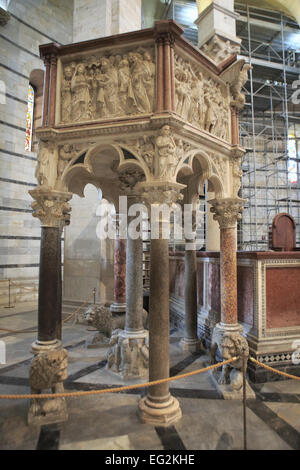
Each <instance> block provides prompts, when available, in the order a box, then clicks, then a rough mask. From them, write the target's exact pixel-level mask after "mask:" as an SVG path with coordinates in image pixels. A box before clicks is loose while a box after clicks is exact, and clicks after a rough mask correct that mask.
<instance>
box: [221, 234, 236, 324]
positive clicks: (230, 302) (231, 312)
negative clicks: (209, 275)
mask: <svg viewBox="0 0 300 470" xmlns="http://www.w3.org/2000/svg"><path fill="white" fill-rule="evenodd" d="M220 255H221V258H220V270H221V322H222V323H226V324H236V323H237V322H238V312H237V264H236V227H230V228H221V253H220Z"/></svg>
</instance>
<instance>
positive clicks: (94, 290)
mask: <svg viewBox="0 0 300 470" xmlns="http://www.w3.org/2000/svg"><path fill="white" fill-rule="evenodd" d="M93 294H94V305H95V303H96V287H94V289H93Z"/></svg>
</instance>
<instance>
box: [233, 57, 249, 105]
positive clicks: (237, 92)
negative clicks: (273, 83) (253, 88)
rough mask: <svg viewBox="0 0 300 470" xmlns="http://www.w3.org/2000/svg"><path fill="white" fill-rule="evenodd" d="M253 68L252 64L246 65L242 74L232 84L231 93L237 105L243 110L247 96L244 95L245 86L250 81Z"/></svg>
mask: <svg viewBox="0 0 300 470" xmlns="http://www.w3.org/2000/svg"><path fill="white" fill-rule="evenodd" d="M251 68H252V66H251V65H250V64H244V65H243V67H242V69H241V71H240V73H239V74H238V75H237V76H236V78H235V80H234V81H233V83H232V84H231V87H230V91H231V93H232V96H233V99H234V101H235V104H236V106H237V107H238V108H243V107H244V104H245V99H246V98H245V94H244V93H242V89H243V86H244V85H245V83H246V82H247V81H248V71H249V70H250V69H251Z"/></svg>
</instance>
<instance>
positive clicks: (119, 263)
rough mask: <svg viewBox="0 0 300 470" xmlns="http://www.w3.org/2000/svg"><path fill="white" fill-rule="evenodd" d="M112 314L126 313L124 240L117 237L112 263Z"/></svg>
mask: <svg viewBox="0 0 300 470" xmlns="http://www.w3.org/2000/svg"><path fill="white" fill-rule="evenodd" d="M110 309H111V311H112V312H125V311H126V240H125V239H123V238H119V237H118V236H117V238H116V240H115V261H114V303H113V304H112V305H111V306H110Z"/></svg>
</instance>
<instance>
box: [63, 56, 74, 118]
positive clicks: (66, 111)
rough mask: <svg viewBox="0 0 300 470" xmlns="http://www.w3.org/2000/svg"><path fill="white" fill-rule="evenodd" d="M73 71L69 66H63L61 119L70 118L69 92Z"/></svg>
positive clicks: (70, 97) (70, 99) (70, 98)
mask: <svg viewBox="0 0 300 470" xmlns="http://www.w3.org/2000/svg"><path fill="white" fill-rule="evenodd" d="M72 76H73V71H72V68H71V66H69V65H67V66H66V67H65V68H64V78H63V82H62V89H61V94H62V101H63V106H62V117H61V118H62V121H63V122H69V121H70V119H71V112H72V93H71V81H72Z"/></svg>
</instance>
